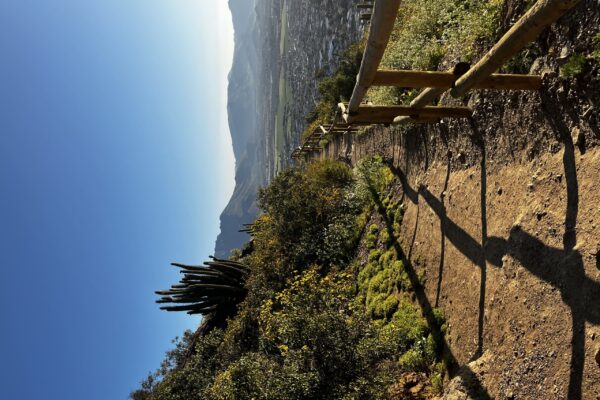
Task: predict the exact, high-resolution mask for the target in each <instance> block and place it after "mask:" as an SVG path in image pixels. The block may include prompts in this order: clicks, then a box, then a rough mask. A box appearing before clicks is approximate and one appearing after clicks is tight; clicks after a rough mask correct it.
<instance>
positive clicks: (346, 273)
mask: <svg viewBox="0 0 600 400" xmlns="http://www.w3.org/2000/svg"><path fill="white" fill-rule="evenodd" d="M393 180H394V176H393V174H392V173H391V171H390V170H389V168H388V167H387V166H385V165H384V163H383V162H382V160H381V158H379V157H374V158H369V159H366V160H363V161H362V162H361V163H360V165H359V166H357V167H356V168H354V169H351V168H349V167H348V166H347V165H345V164H342V163H339V162H333V161H322V162H316V163H312V164H310V165H309V166H308V167H307V168H306V169H300V168H292V169H289V170H286V171H284V172H282V173H281V174H280V175H279V176H278V177H277V178H275V179H274V181H273V182H272V183H271V184H270V185H269V186H268V187H267V188H265V189H263V190H261V192H260V195H259V204H260V207H261V209H262V210H263V212H264V214H263V215H262V216H261V217H260V218H259V219H258V220H257V221H256V222H255V224H254V234H253V241H252V249H251V250H248V249H246V250H245V253H248V252H249V254H247V255H245V256H244V257H241V258H240V259H239V261H241V262H243V263H245V264H247V265H249V266H250V268H251V271H252V272H251V274H250V277H249V278H248V283H247V288H248V295H247V297H246V299H245V300H244V301H243V302H242V303H241V304H240V305H239V307H238V312H237V315H236V316H235V317H234V318H233V319H231V320H230V321H229V323H228V325H227V327H226V328H225V329H219V328H214V329H212V330H211V331H210V332H208V333H204V334H203V335H202V336H197V337H196V339H194V335H192V334H191V333H188V334H187V335H186V336H184V339H183V340H181V341H179V342H178V348H176V349H175V351H172V352H170V353H168V354H167V357H166V360H165V362H164V363H163V367H162V368H161V369H160V370H159V371H157V372H156V373H155V374H152V375H151V376H150V377H149V379H148V380H146V381H145V382H144V383H143V384H142V388H141V389H139V390H138V391H136V392H134V393H132V395H131V398H133V399H137V400H139V399H169V400H170V399H173V400H175V399H192V398H202V399H215V400H228V399H232V400H233V399H282V400H283V399H286V400H287V399H380V398H405V397H403V396H405V395H406V393H405V391H406V390H408V389H406V390H405V388H406V387H414V386H417V389H418V392H419V396H426V395H429V394H434V393H437V392H438V391H439V390H440V389H441V387H442V380H443V377H444V374H445V366H444V364H443V363H441V362H439V356H438V355H439V351H440V346H441V341H440V339H441V335H442V332H443V331H444V329H445V327H444V322H443V318H442V316H441V314H440V313H439V312H437V311H434V312H433V315H432V316H433V319H432V321H434V323H433V324H430V325H428V323H427V319H426V318H424V316H423V315H421V313H420V311H419V308H418V307H417V306H415V305H414V304H413V302H412V301H411V295H412V291H411V285H412V282H411V279H409V276H408V275H407V273H406V271H405V270H404V265H403V261H402V260H401V258H400V257H399V254H397V253H396V250H395V247H394V245H393V244H394V242H395V241H396V240H397V238H396V235H397V234H398V232H399V230H400V226H401V224H402V218H403V206H402V205H401V204H399V203H398V202H397V201H394V200H392V199H393V197H392V196H391V193H389V190H388V188H389V187H390V184H391V182H392V181H393ZM238 254H239V253H238ZM190 346H191V347H192V350H191V351H187V350H186V351H187V353H186V351H184V349H186V348H189V347H190ZM403 379H404V380H403ZM406 381H410V384H408V385H407V384H406Z"/></svg>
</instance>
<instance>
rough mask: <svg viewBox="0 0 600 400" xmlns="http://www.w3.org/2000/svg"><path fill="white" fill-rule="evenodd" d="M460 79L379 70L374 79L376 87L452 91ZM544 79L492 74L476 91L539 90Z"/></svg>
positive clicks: (450, 74) (430, 73)
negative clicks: (427, 88) (428, 88)
mask: <svg viewBox="0 0 600 400" xmlns="http://www.w3.org/2000/svg"><path fill="white" fill-rule="evenodd" d="M457 78H458V77H457V76H456V75H455V74H454V73H453V72H442V71H404V70H399V71H390V70H379V71H377V74H376V75H375V78H374V79H373V85H374V86H399V87H406V88H426V87H431V88H442V89H450V88H452V87H453V86H454V82H455V81H456V79H457ZM541 86H542V78H541V77H540V76H537V75H517V74H492V75H491V76H489V77H487V78H485V79H483V80H482V81H480V82H477V83H476V84H475V86H474V87H473V88H474V89H501V90H539V89H540V88H541Z"/></svg>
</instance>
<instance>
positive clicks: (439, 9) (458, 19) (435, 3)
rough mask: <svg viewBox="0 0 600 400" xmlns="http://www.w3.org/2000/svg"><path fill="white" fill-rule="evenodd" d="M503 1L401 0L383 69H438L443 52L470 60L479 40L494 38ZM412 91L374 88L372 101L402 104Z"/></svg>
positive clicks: (462, 59) (444, 55)
mask: <svg viewBox="0 0 600 400" xmlns="http://www.w3.org/2000/svg"><path fill="white" fill-rule="evenodd" d="M503 3H504V0H406V1H403V2H402V5H401V6H400V11H399V13H398V17H397V18H396V22H395V25H394V30H393V32H392V35H391V38H390V41H389V43H388V46H387V48H386V51H385V54H384V56H383V59H382V62H381V67H382V68H389V69H414V70H436V69H437V68H438V65H439V63H440V61H442V59H443V58H444V57H446V56H447V55H449V56H450V57H451V58H453V59H459V60H461V61H473V56H474V53H475V50H476V47H477V44H478V43H479V42H481V41H483V40H486V39H490V38H493V36H494V35H495V34H496V31H497V29H498V26H499V16H500V12H501V10H502V4H503ZM415 93H416V91H415V90H398V89H396V88H389V87H374V88H372V89H371V90H370V91H369V98H370V99H371V101H373V103H374V104H402V103H406V102H408V101H410V100H411V99H412V98H414V96H415Z"/></svg>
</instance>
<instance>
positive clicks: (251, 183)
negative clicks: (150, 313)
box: [215, 0, 266, 257]
mask: <svg viewBox="0 0 600 400" xmlns="http://www.w3.org/2000/svg"><path fill="white" fill-rule="evenodd" d="M254 3H255V2H254V1H252V0H230V1H229V8H230V9H231V14H232V17H233V26H234V32H235V50H234V57H233V65H232V68H231V71H230V72H229V87H228V101H227V111H228V115H229V130H230V132H231V139H232V143H233V153H234V155H235V159H236V168H235V170H236V173H235V182H236V184H235V190H234V192H233V195H232V197H231V199H230V201H229V204H228V205H227V207H226V208H225V210H224V211H223V213H222V214H221V233H220V234H219V236H218V237H217V241H216V244H215V255H216V256H218V257H226V256H228V255H229V252H230V251H231V249H233V248H236V247H240V246H241V245H242V244H243V243H244V241H246V240H247V239H248V236H247V235H245V234H243V233H239V232H238V230H239V229H240V228H241V225H242V224H243V223H246V222H251V221H252V220H253V219H254V218H255V217H256V214H257V212H258V210H257V208H256V206H255V203H254V202H255V198H256V191H257V190H258V187H259V186H260V185H262V184H264V183H265V182H266V179H265V174H264V172H263V170H264V169H263V168H261V165H264V161H262V158H264V156H262V153H263V152H261V151H260V150H259V140H258V139H259V138H258V135H257V121H256V108H257V107H256V96H257V82H256V81H257V79H256V77H257V74H258V72H257V71H258V66H259V62H258V44H257V39H258V31H257V26H256V13H255V12H254ZM261 156H262V157H261Z"/></svg>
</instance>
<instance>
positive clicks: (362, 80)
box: [349, 0, 400, 113]
mask: <svg viewBox="0 0 600 400" xmlns="http://www.w3.org/2000/svg"><path fill="white" fill-rule="evenodd" d="M398 7H400V0H376V1H375V4H374V6H373V15H372V18H371V30H370V31H369V37H368V39H367V45H366V47H365V52H364V54H363V58H362V62H361V64H360V70H359V73H358V77H357V78H356V85H355V86H354V90H353V92H352V97H351V98H350V103H349V110H350V113H353V112H354V111H356V110H357V109H358V106H359V105H360V103H361V102H362V100H363V98H364V97H365V94H366V93H367V90H368V89H369V87H370V86H371V84H372V83H373V78H374V77H375V74H376V73H377V68H379V63H380V62H381V58H382V57H383V53H384V51H385V48H386V46H387V43H388V41H389V39H390V34H391V33H392V29H393V28H394V21H396V14H397V13H398Z"/></svg>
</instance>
